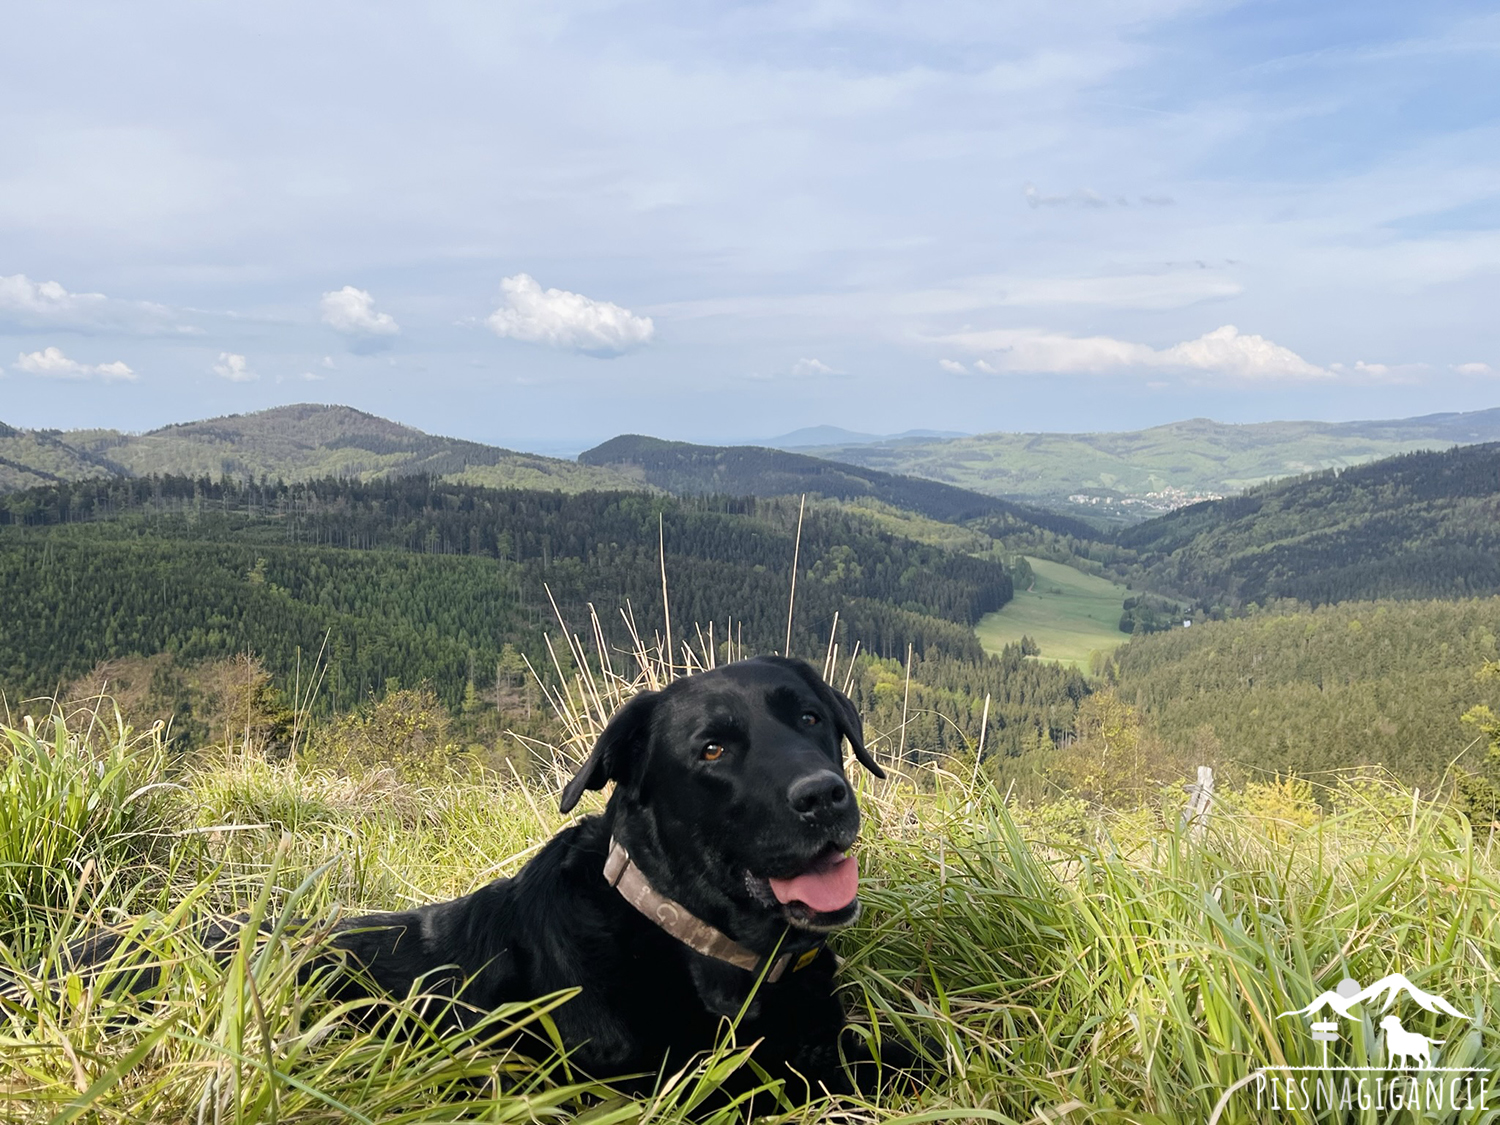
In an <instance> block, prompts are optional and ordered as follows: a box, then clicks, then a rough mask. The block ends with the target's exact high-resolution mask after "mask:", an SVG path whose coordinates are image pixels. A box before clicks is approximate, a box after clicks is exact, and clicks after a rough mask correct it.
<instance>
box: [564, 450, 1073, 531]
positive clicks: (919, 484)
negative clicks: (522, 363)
mask: <svg viewBox="0 0 1500 1125" xmlns="http://www.w3.org/2000/svg"><path fill="white" fill-rule="evenodd" d="M578 460H579V461H580V462H581V463H583V464H585V465H597V466H601V467H610V468H615V469H618V470H621V471H624V472H626V473H629V474H630V475H631V476H632V477H634V478H636V479H639V480H644V481H645V482H647V483H649V484H653V485H655V486H657V487H658V488H663V489H665V490H666V491H668V492H673V493H676V494H678V495H695V494H696V495H704V494H715V493H718V494H727V495H733V496H788V495H796V494H798V493H803V492H810V493H816V494H818V495H821V496H827V497H830V498H833V499H838V500H855V499H872V500H878V501H881V502H883V503H886V504H890V505H893V506H895V507H897V508H905V509H908V510H910V511H914V512H919V513H921V514H922V515H924V516H928V517H930V518H932V519H937V520H944V521H947V522H959V521H963V520H975V519H981V518H982V519H984V520H985V523H986V524H987V525H988V526H990V527H993V528H995V530H996V531H997V532H998V533H1003V532H1004V530H1005V529H1007V528H1013V529H1024V528H1033V527H1040V528H1045V529H1047V530H1048V531H1051V532H1054V533H1056V534H1060V535H1073V536H1079V537H1082V538H1092V537H1093V536H1094V535H1096V534H1097V532H1096V531H1095V530H1094V528H1092V527H1090V526H1089V525H1087V524H1084V523H1080V522H1079V521H1077V520H1072V519H1068V518H1067V517H1064V516H1059V515H1057V514H1055V513H1053V512H1048V511H1042V510H1039V509H1035V508H1029V507H1026V506H1024V505H1018V504H1012V503H1009V502H1007V501H1004V500H998V499H996V498H994V497H993V496H984V495H981V494H979V493H976V492H971V491H968V490H966V489H962V488H954V487H952V486H950V485H945V484H938V483H935V482H932V481H927V480H921V479H918V478H916V477H909V476H895V475H892V474H890V473H884V472H875V471H871V470H870V469H866V468H861V467H859V466H857V465H847V464H839V463H838V462H834V461H826V460H823V459H821V458H818V457H809V456H807V455H806V454H802V453H788V452H785V451H783V450H779V449H766V448H762V447H761V446H753V445H742V446H717V445H691V444H689V443H688V442H682V441H662V440H661V439H659V438H651V437H642V436H640V435H638V434H626V435H623V436H621V437H617V438H612V439H610V440H609V441H607V442H605V443H604V444H603V445H599V446H595V447H594V448H593V449H590V450H588V451H587V452H585V453H582V454H580V455H579V457H578Z"/></svg>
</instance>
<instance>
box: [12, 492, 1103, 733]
mask: <svg viewBox="0 0 1500 1125" xmlns="http://www.w3.org/2000/svg"><path fill="white" fill-rule="evenodd" d="M799 515H800V519H801V530H800V545H799V538H798V524H799ZM891 526H918V530H919V531H920V530H921V527H920V525H914V524H913V523H912V521H911V520H910V519H907V520H905V521H902V520H900V519H897V518H896V517H894V516H892V515H891V514H890V513H888V512H884V511H882V510H878V509H873V508H865V507H859V506H851V507H843V506H840V505H837V504H834V503H831V502H826V501H817V502H813V503H810V504H808V505H807V507H806V509H805V512H804V511H802V510H801V506H800V504H799V502H798V501H797V500H795V499H782V500H757V499H754V498H730V497H723V496H704V497H691V498H684V499H674V498H671V497H663V496H651V495H646V494H641V493H580V494H572V495H568V494H564V493H561V492H527V491H520V490H508V491H498V490H493V489H486V488H480V487H475V486H469V485H462V484H455V483H449V482H439V481H434V480H432V479H430V478H425V477H402V478H399V479H388V480H380V481H374V482H370V483H366V484H362V483H358V482H352V481H335V480H328V481H319V482H310V483H307V484H297V485H287V484H283V483H275V484H272V483H250V482H246V483H235V482H233V481H228V480H225V481H220V482H213V481H211V480H209V479H207V478H197V479H194V478H188V477H161V478H116V479H113V480H108V481H80V482H74V483H72V484H60V485H56V486H52V487H48V488H42V489H33V490H29V491H25V492H20V493H14V494H11V495H9V496H5V497H0V589H4V590H5V591H6V596H7V600H8V601H10V602H11V604H12V605H14V606H16V607H24V609H22V610H21V612H19V613H12V612H7V613H5V614H4V617H3V619H0V686H3V688H4V690H5V691H6V693H7V696H8V697H9V698H11V699H17V698H22V697H26V696H35V695H48V694H51V693H53V692H55V691H57V690H59V689H60V688H61V687H65V686H66V685H69V684H72V683H75V682H77V681H78V680H79V679H80V678H81V677H85V676H86V675H87V673H89V672H90V670H91V669H94V668H95V667H96V666H98V665H100V664H101V663H103V662H109V661H113V660H118V659H121V658H126V657H141V658H144V657H151V656H154V655H156V654H160V653H166V654H170V656H171V657H172V659H173V661H174V662H175V664H174V667H176V668H177V669H178V670H177V671H172V672H171V673H170V674H169V673H168V672H167V671H162V672H160V677H161V683H162V684H165V685H170V684H172V683H176V682H178V681H179V680H182V677H183V674H182V672H181V667H183V666H190V665H192V664H194V663H198V662H206V661H214V660H222V659H225V658H228V657H231V656H233V655H235V654H238V653H242V652H243V653H250V654H253V656H254V657H255V658H256V659H257V660H258V661H260V662H261V664H262V665H263V666H264V668H265V669H266V670H267V672H268V673H269V674H270V676H271V679H272V681H273V683H274V684H275V685H276V686H277V687H278V688H279V689H281V690H283V691H287V692H289V691H290V689H291V685H292V681H293V679H294V677H295V676H296V675H297V670H298V669H299V668H300V669H302V670H303V671H304V673H305V672H306V671H307V670H308V669H310V668H311V667H312V666H313V664H314V663H315V662H316V661H317V660H318V658H319V654H320V653H321V654H322V660H323V662H324V665H326V669H325V670H324V671H323V672H322V681H321V687H320V693H319V696H318V698H317V700H316V701H315V708H316V709H317V711H318V713H320V714H325V715H330V714H334V713H338V712H341V711H344V710H347V709H349V708H351V707H354V706H356V705H359V704H361V703H363V702H365V701H368V700H370V699H372V698H377V697H380V696H382V695H384V694H385V693H387V692H388V691H389V690H390V689H391V688H392V686H393V685H394V686H398V687H399V686H402V685H405V686H407V687H411V686H414V685H419V684H424V683H425V684H428V685H431V690H432V691H433V692H434V694H435V697H436V700H437V702H439V703H440V704H441V705H442V706H444V707H445V708H447V709H449V710H450V711H452V712H454V713H456V714H469V715H471V716H475V729H476V730H478V729H479V727H481V726H484V725H485V724H484V723H481V722H480V721H479V718H478V717H477V716H478V713H480V712H483V713H485V714H487V715H488V716H489V717H488V719H487V720H486V721H487V723H488V728H492V729H490V730H489V733H490V734H491V735H495V734H497V733H498V727H499V724H500V718H501V717H500V716H499V715H498V714H497V712H499V711H503V710H505V709H506V708H515V707H516V706H518V700H517V698H516V695H515V692H514V690H513V689H514V687H515V686H516V682H517V680H518V679H521V678H524V677H520V676H518V675H517V670H518V668H522V667H524V665H523V664H521V663H520V660H519V658H520V657H525V658H528V659H529V660H530V661H531V663H532V665H533V666H534V667H535V668H537V669H538V670H539V671H540V672H541V673H542V674H544V675H548V676H551V675H554V672H553V671H552V668H551V657H550V656H549V654H548V650H547V647H546V644H545V640H544V638H545V636H546V635H547V634H549V633H552V634H555V633H557V631H558V626H557V619H558V618H557V614H558V613H559V612H560V613H561V615H562V617H563V619H564V620H566V621H567V622H568V624H569V627H570V628H571V629H573V630H575V631H587V628H588V618H589V612H590V607H593V608H594V609H595V610H597V612H598V616H599V619H600V621H601V624H602V629H603V632H604V635H605V638H606V641H607V643H608V644H609V645H610V646H611V647H613V648H615V649H625V648H628V647H629V645H630V643H631V637H630V633H629V629H628V627H627V625H626V622H625V619H624V616H623V615H622V613H621V611H627V612H628V614H629V615H630V617H631V619H632V620H633V621H634V622H635V623H636V626H637V628H638V629H639V630H640V631H641V632H642V633H643V634H644V636H645V639H646V640H647V641H648V642H649V641H650V640H651V638H652V635H653V633H655V632H657V631H660V630H661V629H662V628H663V625H664V622H665V613H664V607H663V603H662V569H663V563H664V564H665V570H666V576H667V584H668V590H669V599H670V610H671V613H672V616H673V621H674V623H675V625H676V628H677V630H678V633H677V637H676V640H677V641H678V643H679V644H680V643H681V642H683V641H684V640H687V641H692V642H693V643H694V645H695V647H697V646H698V645H699V639H698V636H697V629H698V628H699V627H701V628H702V630H704V632H705V634H706V633H707V630H708V629H709V627H710V623H712V625H713V628H714V629H715V630H716V632H715V634H714V635H715V637H716V642H715V645H716V647H717V648H718V649H719V650H720V653H721V655H722V653H724V652H726V651H727V646H726V645H725V641H726V640H727V638H728V637H730V636H732V637H733V638H734V641H735V643H736V646H737V649H741V650H743V651H747V652H767V651H775V650H779V649H781V648H782V647H783V646H784V644H785V639H786V629H787V606H788V601H789V596H790V577H791V571H792V562H793V557H794V555H796V556H798V558H799V562H800V565H799V568H798V586H797V593H796V602H795V614H794V616H793V620H792V650H793V651H794V652H797V653H799V654H802V655H805V656H807V657H809V658H811V659H814V660H817V661H821V659H822V657H823V656H824V654H825V653H826V651H827V650H828V647H829V645H830V643H836V644H837V645H838V646H839V649H840V651H841V652H842V653H844V654H846V655H848V654H852V653H853V652H854V651H855V649H856V646H857V648H858V651H859V652H860V653H862V654H863V661H862V663H860V665H859V670H858V673H857V675H856V677H855V684H854V688H853V690H855V692H856V693H857V694H859V696H860V698H861V700H862V701H863V702H867V703H868V704H869V706H870V708H871V710H872V711H873V712H875V714H876V716H877V717H878V721H879V722H880V723H885V724H887V725H889V724H890V723H892V722H894V723H895V724H896V725H899V724H900V712H901V708H899V707H898V708H896V710H895V711H894V712H893V711H892V707H893V706H894V705H893V704H892V702H891V694H890V687H889V681H890V677H891V676H892V675H896V673H895V672H893V671H891V669H892V668H898V669H899V668H903V667H904V666H905V665H907V664H912V665H914V666H915V667H917V668H919V669H920V670H921V675H920V678H919V679H917V682H916V683H915V685H914V686H913V688H912V689H910V690H904V691H903V693H902V703H904V704H905V705H906V709H907V710H910V711H911V712H912V713H913V715H915V716H916V717H909V721H908V728H909V730H908V733H912V732H915V731H917V730H920V731H921V732H922V733H923V735H924V738H926V741H922V742H920V743H919V742H918V741H917V740H915V739H913V740H912V745H913V746H916V745H919V744H920V745H923V746H926V747H929V748H931V749H933V750H941V749H952V748H954V747H963V746H965V745H967V743H966V742H965V740H966V739H967V740H969V741H970V742H973V741H977V738H978V734H979V727H980V720H981V718H982V714H983V706H982V704H983V699H984V696H985V695H986V694H989V695H991V696H992V703H991V707H990V712H989V715H990V720H989V730H990V732H991V735H990V745H992V746H994V747H996V748H997V749H1007V748H1008V749H1010V750H1011V752H1015V751H1018V750H1019V749H1020V748H1021V747H1022V745H1023V744H1026V743H1027V741H1028V740H1030V741H1033V742H1034V741H1035V740H1036V738H1037V735H1038V731H1039V730H1043V729H1049V728H1050V730H1051V731H1052V733H1053V734H1054V735H1056V736H1059V737H1060V736H1061V734H1062V732H1063V731H1064V730H1066V729H1067V728H1068V726H1069V724H1070V723H1071V721H1072V714H1073V710H1074V709H1075V707H1076V703H1077V700H1078V699H1079V698H1081V697H1082V696H1083V695H1084V694H1086V691H1087V688H1086V686H1085V684H1084V682H1083V680H1082V679H1081V677H1079V676H1078V675H1077V673H1074V672H1065V671H1063V670H1060V669H1057V668H1053V667H1052V666H1049V665H1041V664H1036V663H1034V662H1026V663H1024V664H1023V663H1022V662H1021V658H1020V655H1019V653H1018V652H1017V653H1016V654H1014V655H1013V656H1012V657H1010V658H1008V659H1001V658H996V657H986V656H985V655H984V653H983V652H982V650H981V649H980V647H979V643H978V641H977V640H976V638H975V636H974V633H973V629H972V626H973V624H974V622H975V621H977V620H978V619H979V618H980V617H981V616H983V615H984V614H985V613H987V612H990V611H991V610H993V609H996V608H998V607H1000V606H1001V605H1003V604H1005V602H1006V601H1007V600H1009V598H1010V596H1011V589H1012V587H1011V579H1010V576H1009V575H1008V574H1007V572H1006V570H1005V567H1004V565H1003V564H1002V562H1001V561H999V560H998V559H997V558H994V557H976V556H975V555H973V554H971V553H969V551H968V550H967V549H966V548H969V547H972V546H973V545H974V544H973V538H972V536H968V537H962V536H961V537H960V538H959V540H957V542H956V545H955V544H949V543H946V542H944V541H942V540H941V539H935V540H934V541H931V542H923V541H919V540H917V539H913V538H907V537H906V536H904V535H900V534H895V533H893V532H892V531H890V530H889V527H891ZM662 549H664V555H663V554H662V553H661V550H662ZM554 602H555V605H556V609H554ZM556 648H557V651H558V652H559V653H561V654H562V656H563V659H564V661H566V646H563V645H560V644H559V645H557V646H556ZM892 662H894V663H892ZM174 677H175V679H174ZM900 678H901V679H902V680H903V682H904V679H905V672H904V671H902V672H901V674H900ZM491 685H493V691H491ZM163 690H166V689H165V688H164V689H163ZM174 690H175V689H174ZM168 694H171V692H168ZM476 694H478V695H480V697H481V698H480V703H481V706H477V707H476V705H475V698H474V697H475V695H476ZM189 695H190V693H189V692H187V689H186V688H183V689H182V690H181V691H180V692H179V693H178V695H177V696H176V697H174V698H177V699H178V703H179V704H181V705H180V706H178V707H177V708H176V710H175V711H174V714H175V721H176V723H177V725H178V726H179V727H180V728H182V729H183V730H193V729H202V724H201V723H200V724H198V726H197V727H196V728H195V726H194V720H193V716H192V715H191V714H190V713H189V711H190V704H189V702H188V700H189ZM466 698H467V701H468V702H467V705H466ZM527 709H528V710H530V708H529V707H528V708H527ZM939 712H940V713H941V715H942V716H944V717H943V718H939V717H938V713H939ZM892 714H895V718H894V719H892V718H891V716H892ZM532 718H533V719H534V716H532ZM954 720H958V725H954ZM507 721H508V720H507Z"/></svg>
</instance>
